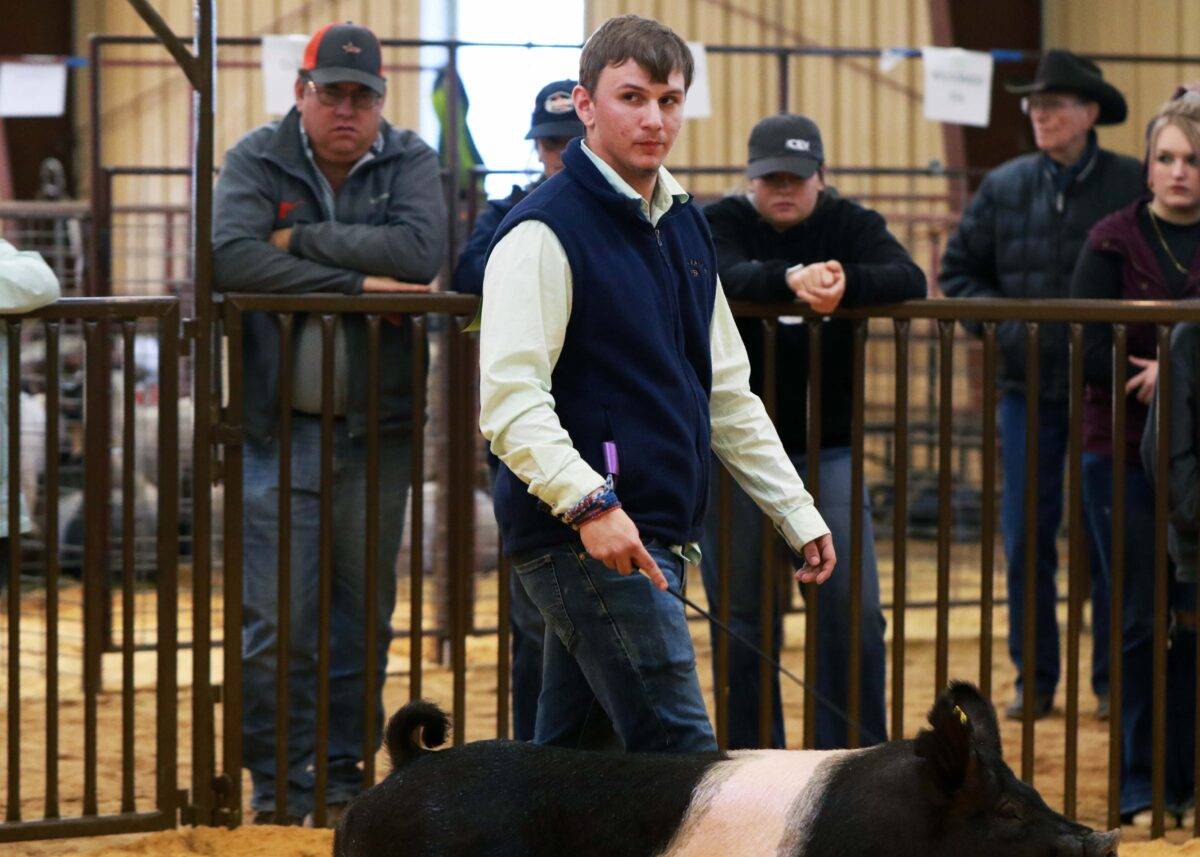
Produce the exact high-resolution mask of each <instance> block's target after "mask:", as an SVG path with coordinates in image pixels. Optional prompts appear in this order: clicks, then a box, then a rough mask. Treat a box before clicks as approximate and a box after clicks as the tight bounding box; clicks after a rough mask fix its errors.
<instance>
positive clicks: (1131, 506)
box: [1083, 453, 1196, 814]
mask: <svg viewBox="0 0 1200 857" xmlns="http://www.w3.org/2000/svg"><path fill="white" fill-rule="evenodd" d="M1112 475H1113V461H1112V458H1111V457H1110V456H1107V455H1097V454H1095V453H1085V454H1084V456H1083V508H1084V514H1085V515H1087V517H1088V522H1089V524H1090V527H1089V529H1090V531H1091V534H1092V536H1093V538H1095V540H1096V542H1095V550H1096V555H1097V557H1098V560H1099V561H1098V565H1099V567H1100V569H1101V573H1102V574H1103V575H1104V579H1105V580H1106V581H1110V580H1111V579H1112V578H1111V575H1112V507H1113V483H1112ZM1153 533H1154V489H1153V488H1152V486H1151V485H1150V481H1149V480H1148V479H1147V478H1146V474H1145V472H1144V471H1143V470H1142V468H1141V466H1140V465H1138V464H1129V465H1127V466H1126V469H1125V534H1126V535H1125V585H1124V587H1123V590H1124V612H1123V613H1122V619H1123V626H1124V631H1123V633H1124V637H1123V638H1122V640H1121V651H1122V660H1121V663H1122V676H1123V680H1122V683H1121V813H1122V814H1128V813H1134V812H1137V811H1139V810H1142V809H1145V808H1146V807H1148V806H1149V805H1150V797H1151V794H1150V790H1151V772H1152V770H1153V758H1154V757H1153V752H1152V750H1153V748H1152V744H1151V736H1152V724H1153V715H1154V699H1153V688H1154V685H1153V680H1154V537H1153ZM1172 577H1173V572H1172ZM1169 599H1170V600H1169V609H1171V610H1172V611H1173V613H1174V614H1175V615H1174V617H1173V618H1175V619H1179V618H1181V617H1180V613H1182V614H1183V616H1189V617H1194V615H1195V614H1194V611H1195V606H1196V589H1195V584H1184V583H1178V582H1176V581H1175V580H1174V579H1172V581H1171V583H1170V590H1169ZM1194 623H1195V620H1194V618H1191V620H1190V621H1189V622H1180V621H1174V622H1173V623H1172V629H1171V637H1170V641H1169V644H1168V645H1169V648H1168V649H1167V699H1166V706H1167V752H1166V756H1165V763H1166V766H1167V767H1166V806H1167V808H1168V809H1171V810H1174V811H1176V812H1181V811H1182V810H1183V809H1185V808H1186V807H1187V806H1188V804H1189V801H1190V800H1191V797H1192V786H1193V782H1192V780H1193V771H1194V769H1193V766H1192V759H1193V753H1194V749H1195V732H1194V729H1193V725H1192V724H1193V723H1194V721H1195V700H1196V636H1195V634H1196V629H1195V624H1194Z"/></svg>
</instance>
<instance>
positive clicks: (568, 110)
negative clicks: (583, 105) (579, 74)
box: [525, 79, 584, 140]
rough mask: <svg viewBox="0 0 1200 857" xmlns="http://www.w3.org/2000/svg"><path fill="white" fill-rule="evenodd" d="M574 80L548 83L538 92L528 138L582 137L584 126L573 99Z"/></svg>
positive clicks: (526, 137) (526, 136)
mask: <svg viewBox="0 0 1200 857" xmlns="http://www.w3.org/2000/svg"><path fill="white" fill-rule="evenodd" d="M576 83H577V81H574V80H570V79H567V80H556V81H554V82H553V83H547V84H546V85H545V86H543V87H542V88H541V90H540V91H539V92H538V94H537V100H535V101H534V102H533V116H532V117H531V118H530V120H529V133H528V134H526V135H525V139H526V140H536V139H537V138H538V137H582V136H583V132H584V128H583V123H582V122H581V121H579V114H578V113H576V112H575V102H574V101H572V100H571V90H573V89H574V88H575V86H576Z"/></svg>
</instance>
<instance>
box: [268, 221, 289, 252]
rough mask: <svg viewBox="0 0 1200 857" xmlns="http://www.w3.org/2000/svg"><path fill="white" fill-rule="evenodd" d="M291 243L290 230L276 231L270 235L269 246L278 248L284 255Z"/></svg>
mask: <svg viewBox="0 0 1200 857" xmlns="http://www.w3.org/2000/svg"><path fill="white" fill-rule="evenodd" d="M291 243H292V228H291V227H290V226H289V227H288V228H287V229H276V230H275V231H274V232H272V233H271V244H273V245H274V246H275V247H278V248H279V249H280V250H282V251H283V252H284V253H286V252H287V251H288V245H289V244H291Z"/></svg>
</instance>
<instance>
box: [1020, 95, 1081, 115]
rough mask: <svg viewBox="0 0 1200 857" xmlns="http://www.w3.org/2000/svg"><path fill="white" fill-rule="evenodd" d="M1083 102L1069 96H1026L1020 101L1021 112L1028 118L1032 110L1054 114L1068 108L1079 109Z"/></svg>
mask: <svg viewBox="0 0 1200 857" xmlns="http://www.w3.org/2000/svg"><path fill="white" fill-rule="evenodd" d="M1082 104H1083V101H1082V100H1080V99H1078V98H1075V97H1073V96H1070V95H1027V96H1025V97H1024V98H1022V99H1021V112H1022V113H1024V114H1025V115H1026V116H1028V115H1029V114H1030V113H1031V112H1033V111H1034V110H1045V111H1047V112H1050V113H1055V112H1057V111H1059V110H1066V109H1067V108H1068V107H1079V106H1080V105H1082Z"/></svg>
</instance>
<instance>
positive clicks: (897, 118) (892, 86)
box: [586, 0, 943, 194]
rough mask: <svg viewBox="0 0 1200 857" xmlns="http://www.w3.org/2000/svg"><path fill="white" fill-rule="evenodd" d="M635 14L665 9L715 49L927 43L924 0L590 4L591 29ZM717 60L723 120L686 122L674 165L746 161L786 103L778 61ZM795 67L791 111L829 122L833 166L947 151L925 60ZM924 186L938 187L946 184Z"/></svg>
mask: <svg viewBox="0 0 1200 857" xmlns="http://www.w3.org/2000/svg"><path fill="white" fill-rule="evenodd" d="M681 7H682V8H681ZM627 12H634V13H637V14H641V15H649V16H657V17H658V18H659V20H662V21H663V22H664V23H666V24H668V25H669V26H671V27H673V28H674V29H675V30H676V31H677V32H678V33H679V34H680V35H681V36H683V37H684V38H685V39H689V40H697V41H702V42H705V43H707V44H745V45H763V44H765V45H797V44H812V45H840V46H849V47H864V46H865V47H887V46H894V45H921V44H925V43H927V42H928V39H929V21H928V4H927V2H926V0H845V2H841V3H830V2H828V0H591V2H588V3H587V7H586V20H587V28H586V29H587V30H588V32H589V33H590V32H591V31H593V30H594V29H595V28H596V27H597V26H599V24H600V23H602V22H603V21H604V20H606V19H607V18H609V17H611V16H613V15H619V14H624V13H627ZM708 60H709V72H710V76H711V81H712V86H711V89H712V105H713V118H711V119H707V120H692V121H690V122H688V124H687V126H686V128H685V129H684V132H683V136H682V138H681V140H680V143H679V144H678V145H677V146H676V149H675V151H674V152H673V153H672V156H671V160H670V163H671V164H672V165H676V166H680V165H698V166H715V165H724V164H740V163H742V162H743V161H744V159H745V155H746V139H747V137H748V136H749V133H750V129H751V127H753V125H754V123H755V122H757V121H758V120H759V119H761V118H762V117H763V116H767V115H770V114H771V113H774V112H776V111H777V110H778V108H779V99H778V92H779V90H778V65H777V62H776V61H775V59H774V58H773V57H770V56H766V57H760V56H750V55H737V56H729V55H712V54H710V55H709V58H708ZM789 70H790V74H789V89H790V97H789V104H788V107H789V109H791V110H793V111H796V112H801V113H805V114H807V115H810V116H812V117H813V118H814V119H815V120H816V121H817V122H818V123H819V124H820V125H821V129H822V132H823V134H824V135H825V143H826V152H827V155H828V159H829V162H830V163H831V164H841V165H854V166H864V165H871V164H886V165H892V166H912V165H920V166H924V165H925V164H927V163H928V162H929V161H930V160H932V159H941V158H942V157H943V154H942V152H943V149H942V141H941V126H939V125H936V124H934V123H929V122H926V121H925V120H924V119H923V118H922V115H921V102H920V85H921V78H920V63H919V62H916V61H908V62H905V63H903V64H902V65H901V66H900V67H899V68H897V69H894V70H893V71H892V72H890V73H889V74H886V75H884V74H882V73H881V72H880V71H879V70H878V64H877V62H876V61H875V60H874V59H861V60H860V59H833V58H829V57H811V56H809V57H801V56H795V57H793V58H792V59H791V60H790V63H789ZM740 184H741V181H740V179H738V178H732V179H725V178H696V179H693V180H692V181H691V182H690V187H691V188H692V189H693V190H694V191H695V192H697V193H700V194H713V193H720V192H725V191H728V190H730V189H731V188H733V187H735V186H739V185H740ZM850 184H851V185H853V186H852V187H848V188H847V189H848V190H852V191H856V192H867V191H872V192H885V191H886V192H890V193H902V192H906V191H913V190H916V189H917V188H916V183H915V182H914V180H910V179H894V178H893V179H878V178H876V179H857V180H854V181H853V182H851V183H850ZM926 184H927V185H931V186H932V185H938V186H939V187H940V183H938V182H937V181H936V180H931V181H927V182H926Z"/></svg>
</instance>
